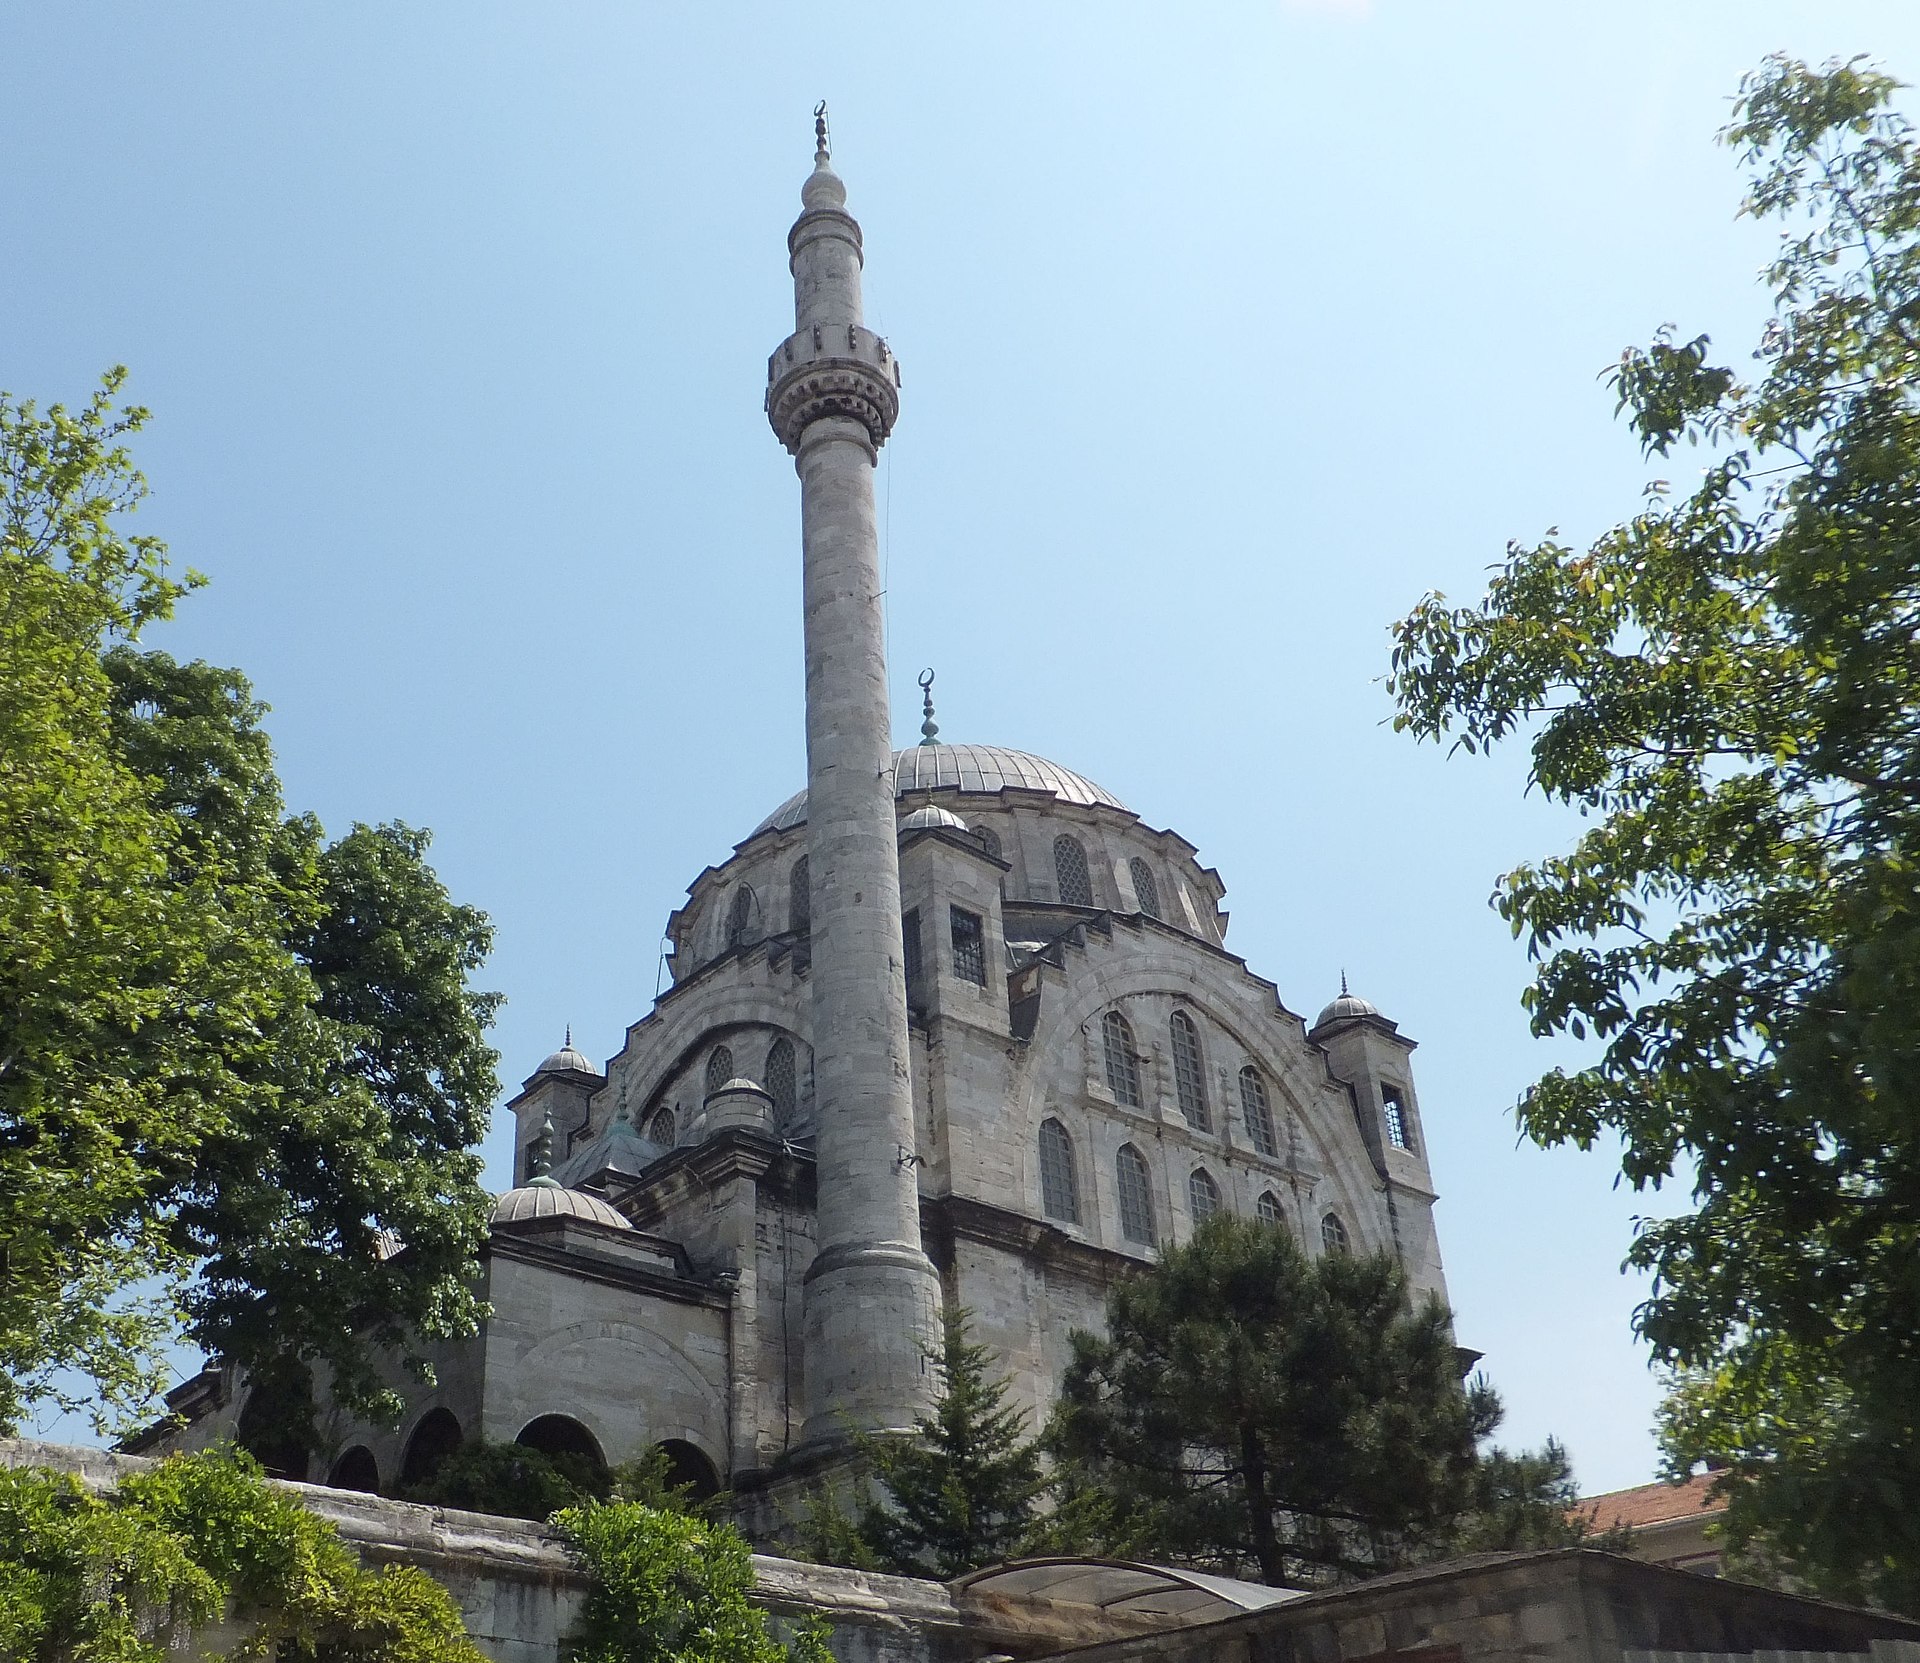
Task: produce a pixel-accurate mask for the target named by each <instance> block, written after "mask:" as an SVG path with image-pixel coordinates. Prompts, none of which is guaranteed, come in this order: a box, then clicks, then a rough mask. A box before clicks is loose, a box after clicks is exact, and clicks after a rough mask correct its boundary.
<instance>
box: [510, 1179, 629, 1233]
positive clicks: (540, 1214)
mask: <svg viewBox="0 0 1920 1663" xmlns="http://www.w3.org/2000/svg"><path fill="white" fill-rule="evenodd" d="M535 1218H577V1219H584V1220H586V1221H587V1222H588V1223H589V1224H604V1225H607V1226H608V1227H609V1228H611V1229H615V1230H631V1229H632V1228H633V1226H632V1225H631V1224H629V1223H628V1222H627V1221H626V1220H625V1219H624V1218H622V1217H621V1216H620V1215H619V1214H618V1213H617V1212H615V1211H614V1210H613V1208H612V1207H611V1206H609V1205H608V1204H607V1203H606V1202H604V1201H602V1200H601V1199H600V1197H599V1196H597V1195H589V1194H587V1192H586V1191H585V1190H570V1189H566V1188H563V1187H562V1186H561V1185H559V1184H557V1183H555V1182H554V1181H553V1179H551V1178H546V1177H541V1178H535V1179H534V1180H533V1181H532V1182H531V1183H527V1184H523V1185H521V1186H520V1188H519V1189H512V1190H508V1191H507V1193H506V1194H505V1195H503V1196H501V1197H500V1199H499V1200H498V1201H496V1202H494V1204H493V1222H494V1223H495V1224H524V1223H526V1222H527V1221H528V1220H529V1219H535Z"/></svg>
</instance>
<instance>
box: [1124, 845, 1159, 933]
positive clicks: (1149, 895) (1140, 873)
mask: <svg viewBox="0 0 1920 1663" xmlns="http://www.w3.org/2000/svg"><path fill="white" fill-rule="evenodd" d="M1127 870H1128V871H1129V872H1130V873H1132V874H1133V893H1134V896H1135V897H1136V898H1137V899H1138V900H1139V902H1140V910H1141V911H1142V912H1144V913H1145V914H1146V915H1147V916H1148V917H1149V918H1158V917H1159V916H1160V886H1159V885H1158V884H1157V883H1155V882H1154V881H1153V868H1152V867H1151V866H1149V865H1148V864H1147V863H1146V862H1145V861H1144V860H1142V859H1141V858H1140V857H1139V856H1138V855H1135V856H1134V857H1133V859H1132V860H1130V861H1128V862H1127Z"/></svg>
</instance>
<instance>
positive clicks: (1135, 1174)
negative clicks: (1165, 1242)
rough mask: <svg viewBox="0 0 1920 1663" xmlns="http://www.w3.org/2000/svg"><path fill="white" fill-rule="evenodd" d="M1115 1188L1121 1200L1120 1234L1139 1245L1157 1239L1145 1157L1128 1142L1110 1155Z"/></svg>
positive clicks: (1150, 1186)
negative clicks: (1111, 1156)
mask: <svg viewBox="0 0 1920 1663" xmlns="http://www.w3.org/2000/svg"><path fill="white" fill-rule="evenodd" d="M1113 1176H1114V1188H1115V1190H1116V1192H1117V1194H1118V1196H1119V1200H1120V1234H1121V1235H1123V1236H1125V1237H1126V1238H1127V1240H1128V1241H1131V1242H1138V1243H1139V1244H1140V1245H1141V1246H1142V1247H1152V1246H1154V1245H1155V1244H1156V1243H1157V1242H1158V1241H1159V1239H1160V1237H1159V1234H1158V1232H1157V1231H1156V1230H1155V1229H1154V1223H1153V1177H1152V1174H1151V1173H1150V1172H1149V1171H1148V1170H1147V1158H1146V1156H1144V1155H1143V1154H1141V1153H1140V1151H1139V1150H1138V1149H1136V1148H1134V1146H1133V1145H1132V1144H1130V1143H1123V1144H1121V1145H1120V1149H1119V1152H1118V1153H1117V1154H1116V1155H1115V1156H1114V1157H1113Z"/></svg>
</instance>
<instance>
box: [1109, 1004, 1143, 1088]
mask: <svg viewBox="0 0 1920 1663" xmlns="http://www.w3.org/2000/svg"><path fill="white" fill-rule="evenodd" d="M1100 1045H1101V1049H1102V1050H1104V1051H1105V1052H1106V1057H1107V1090H1108V1091H1110V1092H1112V1093H1113V1100H1114V1101H1115V1102H1116V1103H1124V1104H1125V1105H1126V1106H1127V1107H1128V1108H1130V1109H1137V1108H1139V1107H1140V1058H1139V1056H1138V1055H1137V1054H1136V1052H1135V1051H1134V1048H1133V1029H1132V1028H1130V1027H1128V1026H1127V1019H1126V1018H1125V1017H1124V1016H1122V1015H1121V1014H1120V1013H1119V1012H1118V1011H1108V1012H1107V1014H1106V1015H1105V1016H1103V1017H1101V1019H1100Z"/></svg>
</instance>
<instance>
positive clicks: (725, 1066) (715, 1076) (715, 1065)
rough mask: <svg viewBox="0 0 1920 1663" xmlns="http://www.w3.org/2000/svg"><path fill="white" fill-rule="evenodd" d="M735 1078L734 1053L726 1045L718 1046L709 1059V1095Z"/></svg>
mask: <svg viewBox="0 0 1920 1663" xmlns="http://www.w3.org/2000/svg"><path fill="white" fill-rule="evenodd" d="M732 1078H733V1051H732V1049H731V1048H730V1047H728V1046H725V1045H716V1046H715V1047H714V1048H713V1055H712V1056H710V1057H708V1058H707V1093H708V1095H709V1096H711V1095H712V1094H713V1093H714V1092H716V1091H718V1090H719V1089H720V1088H721V1087H722V1086H723V1085H725V1084H726V1083H727V1082H728V1081H729V1080H731V1079H732Z"/></svg>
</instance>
